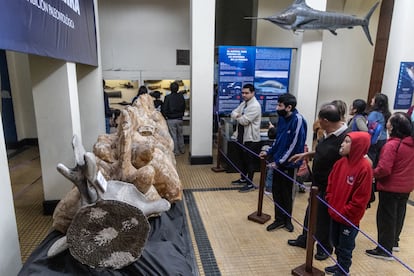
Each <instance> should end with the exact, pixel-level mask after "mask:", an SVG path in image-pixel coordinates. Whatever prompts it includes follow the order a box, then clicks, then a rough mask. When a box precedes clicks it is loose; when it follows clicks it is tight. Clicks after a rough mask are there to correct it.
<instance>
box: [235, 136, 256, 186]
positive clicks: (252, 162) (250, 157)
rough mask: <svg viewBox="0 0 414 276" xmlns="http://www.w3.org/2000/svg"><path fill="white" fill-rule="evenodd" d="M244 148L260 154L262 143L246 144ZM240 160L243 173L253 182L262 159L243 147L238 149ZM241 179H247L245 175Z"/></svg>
mask: <svg viewBox="0 0 414 276" xmlns="http://www.w3.org/2000/svg"><path fill="white" fill-rule="evenodd" d="M244 146H245V147H246V148H248V149H249V150H251V151H252V152H254V153H256V154H258V153H259V152H260V147H261V144H260V142H244ZM238 158H239V160H240V163H239V164H240V170H241V172H242V173H243V174H244V175H246V176H247V177H248V178H249V179H250V180H251V181H253V176H254V170H255V168H256V167H257V164H258V163H260V159H259V158H258V157H257V156H255V155H254V154H252V153H251V152H250V151H248V150H245V149H243V148H241V147H239V149H238ZM240 178H241V179H245V177H244V176H243V175H242V176H241V177H240Z"/></svg>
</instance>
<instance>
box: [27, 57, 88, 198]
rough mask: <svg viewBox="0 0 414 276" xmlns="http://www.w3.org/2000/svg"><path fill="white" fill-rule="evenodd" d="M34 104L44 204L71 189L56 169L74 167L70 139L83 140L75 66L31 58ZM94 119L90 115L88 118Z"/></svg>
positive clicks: (51, 60) (47, 59) (48, 59)
mask: <svg viewBox="0 0 414 276" xmlns="http://www.w3.org/2000/svg"><path fill="white" fill-rule="evenodd" d="M30 70H31V77H32V83H33V100H34V106H35V113H36V124H37V133H38V138H39V151H40V161H41V166H42V180H43V191H44V196H45V200H46V201H50V200H58V199H61V198H62V197H63V196H64V195H65V194H66V193H67V192H68V191H69V190H70V189H71V187H72V184H71V183H70V182H69V181H68V180H66V179H65V178H64V177H63V176H62V175H61V174H60V173H58V171H57V170H56V166H57V164H58V163H63V164H65V165H67V166H68V167H73V166H74V163H75V162H74V154H73V149H72V145H71V142H72V136H73V135H74V134H76V135H78V137H80V138H81V139H82V135H81V125H80V115H79V100H78V89H77V79H76V66H75V64H74V63H67V62H64V61H59V60H55V59H50V58H45V57H38V56H30ZM91 116H93V115H91Z"/></svg>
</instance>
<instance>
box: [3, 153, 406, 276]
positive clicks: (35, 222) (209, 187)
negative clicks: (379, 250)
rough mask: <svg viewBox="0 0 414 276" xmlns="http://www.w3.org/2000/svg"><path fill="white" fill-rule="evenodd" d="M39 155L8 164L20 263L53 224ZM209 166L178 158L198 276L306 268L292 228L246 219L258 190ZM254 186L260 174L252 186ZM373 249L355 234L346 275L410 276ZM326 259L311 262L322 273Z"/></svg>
mask: <svg viewBox="0 0 414 276" xmlns="http://www.w3.org/2000/svg"><path fill="white" fill-rule="evenodd" d="M38 156H39V153H38V151H37V148H35V147H31V148H28V149H26V150H25V151H24V152H21V153H18V154H17V155H15V156H14V157H12V158H11V159H10V160H9V167H10V175H11V179H12V186H13V187H12V188H13V194H14V198H15V210H16V219H17V224H18V231H19V239H20V245H21V252H22V259H23V261H25V260H26V259H27V257H28V256H29V255H30V253H31V252H32V251H33V249H34V248H35V247H36V246H37V245H38V244H39V242H40V241H41V240H42V239H43V238H44V237H45V235H46V234H47V232H48V231H49V229H50V226H51V222H52V218H51V217H50V216H43V215H42V202H43V189H42V181H41V170H40V159H39V157H38ZM211 167H213V165H196V166H190V165H189V164H188V156H187V155H181V156H178V157H177V169H178V171H179V174H180V177H181V180H182V183H183V186H184V189H186V191H185V201H186V205H187V213H188V214H189V216H188V217H189V218H190V223H189V224H190V226H189V227H190V231H191V233H192V240H193V247H194V251H195V255H196V259H197V264H198V266H199V271H200V275H290V274H291V270H292V269H293V268H295V267H297V266H299V265H301V264H303V263H304V262H305V250H303V249H301V248H295V247H290V246H288V245H287V243H286V241H287V239H291V238H295V237H296V236H297V235H298V234H299V233H300V232H301V226H300V225H299V224H296V223H294V226H295V231H294V232H293V233H289V232H287V231H285V230H284V229H279V230H276V231H274V232H270V233H269V232H267V231H266V230H265V227H266V226H267V225H268V224H269V223H270V222H271V221H269V222H267V223H266V224H265V225H262V224H258V223H255V222H252V221H249V220H247V216H248V215H249V214H251V213H252V212H254V211H256V209H257V199H258V191H257V190H256V191H253V192H250V193H244V194H242V193H239V192H238V191H237V190H236V189H235V187H234V186H232V185H231V184H230V182H231V180H234V179H236V178H237V174H234V173H233V174H228V173H225V172H224V173H214V172H212V171H211ZM258 182H259V174H256V176H255V183H258ZM307 196H308V195H307V194H298V196H297V198H296V200H295V204H294V211H293V217H294V218H295V219H296V220H298V221H299V222H302V219H303V214H304V210H305V208H306V203H307ZM375 211H376V204H374V206H373V207H372V208H371V209H369V210H368V211H367V212H366V215H365V217H364V219H363V221H362V223H361V229H362V230H363V231H364V232H365V233H367V234H368V235H369V236H370V237H371V238H372V239H373V240H374V241H375V240H376V225H375ZM263 212H264V213H267V214H269V215H271V216H272V217H273V212H274V211H273V202H272V200H271V198H270V197H267V196H265V198H264V204H263ZM412 229H414V207H413V206H411V205H409V206H407V217H406V220H405V226H404V229H403V233H402V235H401V243H400V247H401V251H400V252H398V253H396V254H395V255H396V256H397V257H398V258H399V259H401V261H402V262H404V263H406V264H407V265H408V266H410V267H411V268H413V267H414V249H413V248H412V247H411V246H412V245H413V244H414V234H412V233H414V232H413V231H412ZM373 247H375V246H374V244H373V242H372V241H371V240H369V239H368V238H367V237H365V236H364V235H363V234H359V235H358V237H357V246H356V248H355V250H354V258H353V265H352V267H351V273H352V275H413V274H412V273H411V272H410V271H409V270H408V269H407V268H406V267H404V266H403V265H402V264H401V263H399V262H397V261H383V260H377V259H373V258H370V257H368V256H366V255H365V254H364V251H365V249H368V248H373ZM331 264H333V261H332V260H326V261H323V262H319V261H316V260H315V261H314V263H313V265H314V267H316V268H319V269H323V268H324V267H325V266H328V265H331Z"/></svg>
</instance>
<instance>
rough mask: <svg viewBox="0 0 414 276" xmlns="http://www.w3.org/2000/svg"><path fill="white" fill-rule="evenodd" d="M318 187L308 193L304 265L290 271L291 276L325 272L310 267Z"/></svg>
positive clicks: (322, 273)
mask: <svg viewBox="0 0 414 276" xmlns="http://www.w3.org/2000/svg"><path fill="white" fill-rule="evenodd" d="M317 195H318V187H316V186H312V188H311V191H310V200H309V222H308V223H309V225H308V235H307V240H306V263H305V264H303V265H301V266H298V267H296V268H294V269H292V275H297V276H302V275H306V276H307V275H314V276H315V275H317V276H319V275H325V272H323V271H321V270H319V269H317V268H314V267H313V266H312V262H313V247H314V246H313V245H314V243H315V240H314V239H313V235H314V233H315V230H316V219H317V216H318V213H317V212H318V198H317Z"/></svg>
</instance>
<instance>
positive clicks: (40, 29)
mask: <svg viewBox="0 0 414 276" xmlns="http://www.w3.org/2000/svg"><path fill="white" fill-rule="evenodd" d="M0 34H1V39H0V49H4V50H11V51H18V52H23V53H30V54H35V55H40V56H47V57H52V58H56V59H63V60H66V61H71V62H78V63H83V64H89V65H93V66H97V65H98V57H97V50H96V32H95V17H94V7H93V0H0Z"/></svg>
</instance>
